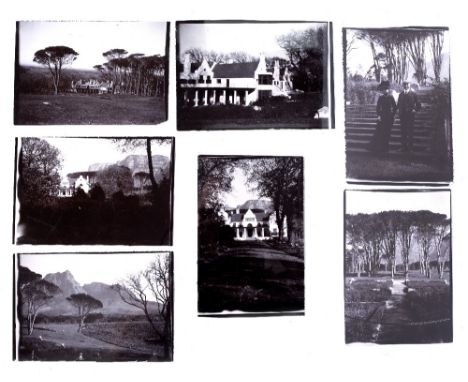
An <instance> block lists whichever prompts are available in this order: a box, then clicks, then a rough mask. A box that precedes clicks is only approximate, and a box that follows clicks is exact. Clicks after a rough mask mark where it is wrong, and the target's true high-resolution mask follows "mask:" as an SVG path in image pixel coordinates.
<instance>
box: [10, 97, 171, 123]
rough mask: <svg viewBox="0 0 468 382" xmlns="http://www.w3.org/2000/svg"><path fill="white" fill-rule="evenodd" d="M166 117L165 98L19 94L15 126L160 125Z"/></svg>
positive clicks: (16, 104) (16, 101)
mask: <svg viewBox="0 0 468 382" xmlns="http://www.w3.org/2000/svg"><path fill="white" fill-rule="evenodd" d="M166 119H167V115H166V106H165V101H164V99H161V98H158V97H141V96H135V95H119V94H74V93H64V94H58V95H49V94H47V95H44V94H23V93H19V94H17V96H16V100H15V115H14V123H15V124H16V125H117V124H118V125H131V124H139V125H143V124H158V123H161V122H163V121H165V120H166Z"/></svg>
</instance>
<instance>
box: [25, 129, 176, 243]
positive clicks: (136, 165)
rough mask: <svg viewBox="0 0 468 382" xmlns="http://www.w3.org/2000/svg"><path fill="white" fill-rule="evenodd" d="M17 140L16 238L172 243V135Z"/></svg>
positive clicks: (74, 241)
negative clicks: (160, 136)
mask: <svg viewBox="0 0 468 382" xmlns="http://www.w3.org/2000/svg"><path fill="white" fill-rule="evenodd" d="M17 143H19V148H18V166H17V167H18V174H17V203H16V207H17V212H18V225H17V229H16V243H17V244H108V245H109V244H110V245H113V244H125V245H171V244H172V206H173V197H172V195H173V173H174V138H170V137H162V138H153V137H151V138H149V137H132V138H123V137H118V138H21V139H19V140H18V141H17Z"/></svg>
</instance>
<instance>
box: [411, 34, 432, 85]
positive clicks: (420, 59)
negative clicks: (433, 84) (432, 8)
mask: <svg viewBox="0 0 468 382" xmlns="http://www.w3.org/2000/svg"><path fill="white" fill-rule="evenodd" d="M428 34H429V32H426V31H421V30H415V31H411V30H410V31H408V32H407V39H406V41H407V45H406V52H407V54H408V57H409V60H410V62H411V64H412V66H413V69H414V77H415V78H416V81H418V84H419V85H422V84H424V83H425V81H426V78H427V67H426V40H427V37H428Z"/></svg>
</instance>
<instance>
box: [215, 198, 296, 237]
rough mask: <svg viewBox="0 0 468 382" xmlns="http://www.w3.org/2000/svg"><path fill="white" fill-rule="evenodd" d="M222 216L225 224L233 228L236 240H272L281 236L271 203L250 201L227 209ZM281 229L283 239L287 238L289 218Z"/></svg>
mask: <svg viewBox="0 0 468 382" xmlns="http://www.w3.org/2000/svg"><path fill="white" fill-rule="evenodd" d="M222 215H223V218H224V223H225V224H226V225H228V226H230V227H232V228H233V230H234V239H235V240H238V241H251V240H270V239H273V238H278V237H279V236H280V227H278V223H277V221H276V215H275V213H274V212H273V210H272V208H271V203H270V202H269V201H266V200H248V201H247V202H245V203H244V204H242V205H240V206H238V207H237V208H235V209H229V208H228V209H225V210H224V211H223V212H222ZM281 229H282V230H283V238H287V237H288V230H287V218H285V219H284V222H283V227H282V228H281Z"/></svg>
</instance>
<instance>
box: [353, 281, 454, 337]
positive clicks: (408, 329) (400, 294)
mask: <svg viewBox="0 0 468 382" xmlns="http://www.w3.org/2000/svg"><path fill="white" fill-rule="evenodd" d="M345 285H346V287H345V318H346V342H347V343H350V342H374V343H381V344H392V343H437V342H451V341H452V298H451V287H450V285H449V283H448V281H447V280H437V279H424V278H423V277H421V276H419V273H418V272H412V274H411V276H410V281H409V282H408V285H407V286H406V285H404V280H403V279H401V278H395V279H394V280H393V281H392V280H391V278H390V277H388V276H382V277H369V278H368V277H361V278H347V279H346V281H345Z"/></svg>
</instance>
